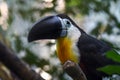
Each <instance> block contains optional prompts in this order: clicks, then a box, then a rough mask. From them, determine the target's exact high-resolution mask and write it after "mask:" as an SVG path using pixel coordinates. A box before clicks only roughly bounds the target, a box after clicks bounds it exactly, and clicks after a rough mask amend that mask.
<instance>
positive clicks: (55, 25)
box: [28, 16, 62, 42]
mask: <svg viewBox="0 0 120 80" xmlns="http://www.w3.org/2000/svg"><path fill="white" fill-rule="evenodd" d="M61 30H62V25H61V22H60V20H59V18H58V17H57V16H49V17H46V18H44V19H42V20H40V21H38V22H36V23H35V24H34V25H33V27H32V29H31V31H30V32H29V35H28V41H29V42H31V41H35V40H39V39H57V38H58V37H60V33H61Z"/></svg>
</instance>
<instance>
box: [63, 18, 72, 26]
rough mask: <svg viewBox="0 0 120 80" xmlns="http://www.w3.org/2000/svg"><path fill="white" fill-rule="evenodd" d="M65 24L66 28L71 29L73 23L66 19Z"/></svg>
mask: <svg viewBox="0 0 120 80" xmlns="http://www.w3.org/2000/svg"><path fill="white" fill-rule="evenodd" d="M64 23H65V26H66V27H70V26H71V22H70V21H69V20H68V19H64Z"/></svg>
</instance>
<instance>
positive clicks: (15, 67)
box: [0, 42, 44, 80]
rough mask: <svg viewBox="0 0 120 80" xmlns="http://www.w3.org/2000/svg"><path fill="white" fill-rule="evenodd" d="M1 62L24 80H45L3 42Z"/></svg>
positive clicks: (0, 44)
mask: <svg viewBox="0 0 120 80" xmlns="http://www.w3.org/2000/svg"><path fill="white" fill-rule="evenodd" d="M0 61H1V62H2V63H3V64H4V65H5V66H6V67H7V68H9V69H10V70H11V71H12V72H14V73H15V74H16V75H17V76H18V77H19V78H21V79H22V80H44V79H43V78H42V77H41V76H40V75H39V74H37V73H35V72H34V71H33V70H31V69H30V67H29V66H28V65H27V64H25V63H24V62H23V61H22V60H21V59H19V58H18V57H17V56H16V55H15V54H14V53H13V52H12V51H11V50H9V49H8V48H7V47H6V46H5V45H4V44H2V43H1V42H0Z"/></svg>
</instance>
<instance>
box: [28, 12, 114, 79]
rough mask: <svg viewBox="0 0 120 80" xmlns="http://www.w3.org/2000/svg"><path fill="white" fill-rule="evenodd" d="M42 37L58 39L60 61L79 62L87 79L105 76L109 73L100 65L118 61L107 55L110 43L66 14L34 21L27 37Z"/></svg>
mask: <svg viewBox="0 0 120 80" xmlns="http://www.w3.org/2000/svg"><path fill="white" fill-rule="evenodd" d="M43 39H55V40H56V49H57V50H56V52H57V55H58V57H59V59H60V61H61V63H62V64H64V63H65V62H66V61H67V60H71V61H73V62H75V63H77V64H79V65H80V67H81V68H82V70H83V72H84V73H85V75H86V77H87V79H88V80H102V77H104V76H107V74H105V73H104V72H101V71H98V70H97V68H99V67H103V66H106V65H110V64H116V62H114V61H113V60H112V59H109V58H107V57H106V56H105V54H106V52H107V51H109V50H111V47H110V46H109V45H107V44H106V43H105V42H103V41H101V40H98V39H97V38H94V37H92V36H90V35H88V34H87V33H86V32H85V31H83V30H82V29H81V28H80V27H79V26H78V25H77V24H76V23H75V22H74V21H73V20H72V19H71V18H70V17H69V16H67V15H66V14H57V15H52V16H47V17H45V18H43V19H40V20H39V21H37V22H36V23H35V24H34V25H33V27H32V29H31V30H30V32H29V34H28V41H29V42H32V41H36V40H43ZM76 74H77V73H76Z"/></svg>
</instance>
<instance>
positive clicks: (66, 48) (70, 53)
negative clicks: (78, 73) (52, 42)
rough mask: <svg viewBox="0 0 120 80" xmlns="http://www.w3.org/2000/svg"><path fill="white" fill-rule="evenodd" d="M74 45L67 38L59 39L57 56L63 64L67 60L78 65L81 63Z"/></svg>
mask: <svg viewBox="0 0 120 80" xmlns="http://www.w3.org/2000/svg"><path fill="white" fill-rule="evenodd" d="M72 45H73V43H72V41H71V40H70V39H69V38H67V37H65V38H59V39H58V40H57V55H58V57H59V59H60V61H61V63H62V64H64V62H65V61H67V60H71V61H73V62H76V63H78V62H79V59H78V58H79V57H78V55H77V54H76V53H75V51H74V49H73V46H72Z"/></svg>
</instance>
